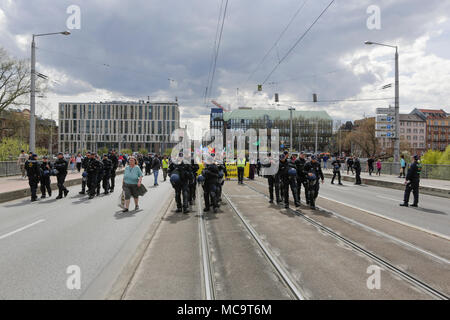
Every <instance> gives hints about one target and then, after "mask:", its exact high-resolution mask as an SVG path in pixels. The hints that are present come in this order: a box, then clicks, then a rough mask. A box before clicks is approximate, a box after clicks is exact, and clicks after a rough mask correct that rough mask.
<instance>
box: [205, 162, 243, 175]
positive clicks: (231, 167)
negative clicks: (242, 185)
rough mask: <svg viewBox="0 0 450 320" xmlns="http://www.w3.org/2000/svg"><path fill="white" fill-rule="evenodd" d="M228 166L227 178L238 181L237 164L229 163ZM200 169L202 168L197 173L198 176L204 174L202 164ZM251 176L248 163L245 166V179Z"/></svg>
mask: <svg viewBox="0 0 450 320" xmlns="http://www.w3.org/2000/svg"><path fill="white" fill-rule="evenodd" d="M226 166H227V174H228V176H227V178H236V179H237V164H235V163H234V164H233V163H230V164H228V163H227V164H226ZM199 167H200V168H199V169H198V171H197V176H198V175H200V174H201V173H202V171H203V164H200V165H199ZM249 174H250V164H249V163H247V164H246V165H245V169H244V177H246V178H248V176H249Z"/></svg>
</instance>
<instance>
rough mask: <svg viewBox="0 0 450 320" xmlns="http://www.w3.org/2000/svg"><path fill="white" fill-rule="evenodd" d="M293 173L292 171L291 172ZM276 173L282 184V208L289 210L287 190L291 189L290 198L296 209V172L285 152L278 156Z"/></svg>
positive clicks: (298, 204) (297, 203) (297, 205)
mask: <svg viewBox="0 0 450 320" xmlns="http://www.w3.org/2000/svg"><path fill="white" fill-rule="evenodd" d="M291 169H292V170H293V171H292V170H291ZM290 170H291V172H295V175H291V174H290ZM278 172H279V175H280V180H281V184H282V190H281V192H282V194H283V199H284V207H285V208H286V209H287V208H289V188H291V191H292V196H293V197H294V203H295V206H296V207H299V206H300V203H299V202H298V198H297V181H296V180H297V170H296V167H295V164H294V162H292V160H291V159H289V153H288V152H287V151H285V152H284V153H283V154H282V155H280V164H279V168H278Z"/></svg>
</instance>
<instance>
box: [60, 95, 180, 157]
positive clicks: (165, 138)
mask: <svg viewBox="0 0 450 320" xmlns="http://www.w3.org/2000/svg"><path fill="white" fill-rule="evenodd" d="M58 115H59V130H58V133H59V135H58V138H59V139H58V140H59V141H58V150H59V151H61V152H68V153H77V152H85V151H93V152H97V150H99V149H101V148H105V147H106V148H108V149H115V150H117V151H119V152H120V150H122V149H131V150H132V151H139V150H141V149H146V150H148V152H151V153H163V152H164V151H165V150H167V149H168V148H172V147H173V146H174V145H175V143H171V142H170V135H171V133H172V132H173V131H174V130H175V129H178V128H179V126H180V111H179V106H178V103H177V102H150V101H147V102H145V101H138V102H120V101H112V102H99V103H95V102H88V103H70V102H61V103H59V109H58Z"/></svg>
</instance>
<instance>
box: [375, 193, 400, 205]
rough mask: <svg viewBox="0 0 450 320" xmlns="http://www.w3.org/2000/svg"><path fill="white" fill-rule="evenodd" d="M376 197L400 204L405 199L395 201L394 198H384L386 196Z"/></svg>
mask: <svg viewBox="0 0 450 320" xmlns="http://www.w3.org/2000/svg"><path fill="white" fill-rule="evenodd" d="M376 197H377V198H381V199H387V200H392V201H395V202H398V203H400V202H403V199H393V198H389V197H384V196H379V195H376Z"/></svg>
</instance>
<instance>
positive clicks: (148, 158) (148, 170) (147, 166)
mask: <svg viewBox="0 0 450 320" xmlns="http://www.w3.org/2000/svg"><path fill="white" fill-rule="evenodd" d="M152 162H153V159H152V155H151V154H150V153H149V154H147V155H146V156H145V157H144V163H145V175H146V176H148V175H150V174H151V171H152V170H151V167H152Z"/></svg>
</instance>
